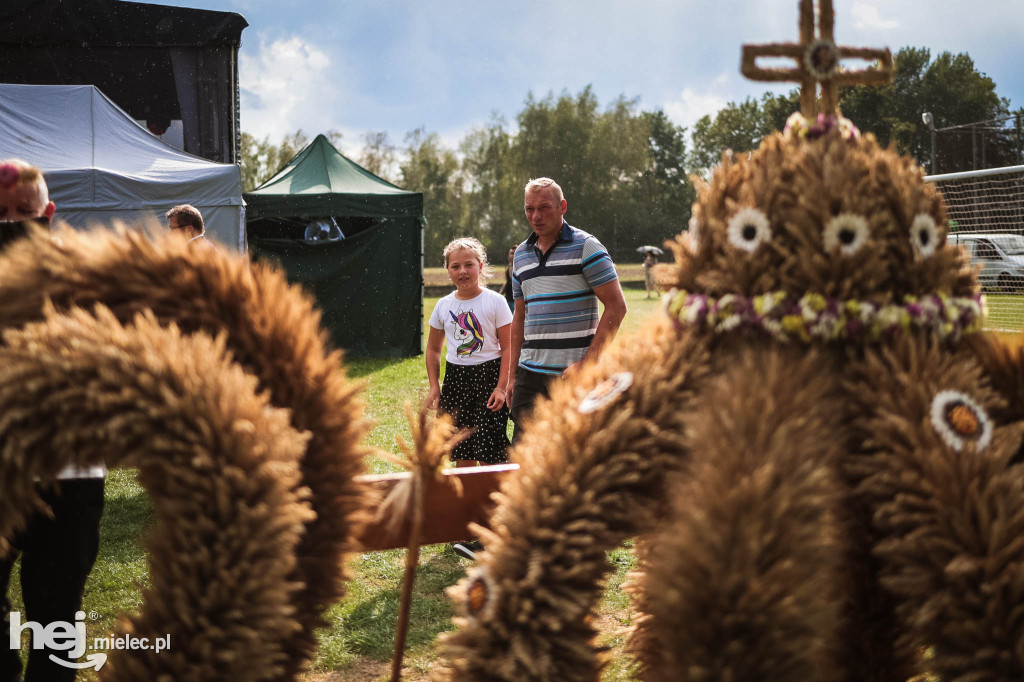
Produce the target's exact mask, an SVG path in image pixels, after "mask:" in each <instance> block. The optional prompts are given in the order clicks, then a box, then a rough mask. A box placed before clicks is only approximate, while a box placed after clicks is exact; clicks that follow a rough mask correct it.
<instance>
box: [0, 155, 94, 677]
mask: <svg viewBox="0 0 1024 682" xmlns="http://www.w3.org/2000/svg"><path fill="white" fill-rule="evenodd" d="M54 209H55V207H54V204H53V202H52V201H50V199H49V193H48V191H47V188H46V182H45V180H44V179H43V174H42V173H40V172H39V170H38V169H37V168H35V167H33V166H30V165H29V164H27V163H25V162H24V161H20V160H18V159H8V160H6V161H0V221H2V222H0V237H3V238H4V239H5V240H6V239H8V238H9V239H10V241H16V240H17V239H20V238H21V237H22V236H24V234H25V232H26V225H27V223H28V222H38V223H41V224H43V225H46V224H48V223H49V221H50V218H52V217H53V213H54ZM0 248H2V247H0ZM105 476H106V467H104V466H102V465H100V466H94V467H87V468H84V469H78V468H76V467H68V468H67V469H64V470H63V471H61V472H60V473H59V474H58V476H57V478H58V480H57V482H56V484H55V485H52V486H46V487H44V488H43V489H42V490H41V493H42V497H43V501H44V502H45V503H46V504H47V505H48V506H49V507H50V509H51V510H52V512H53V513H52V514H48V513H46V512H42V511H37V512H35V513H33V514H32V515H31V516H30V517H29V518H28V525H27V527H26V528H25V529H24V530H22V531H20V532H18V533H17V534H16V535H15V537H14V540H13V545H14V550H13V551H12V552H10V553H9V554H8V555H7V556H3V557H0V621H2V622H3V626H4V627H3V632H2V633H0V634H2V635H3V637H2V639H0V682H11V681H14V680H20V679H21V677H20V670H21V660H20V656H19V649H18V648H15V649H12V648H10V646H9V645H8V643H9V638H10V635H9V632H8V630H9V626H10V621H9V617H10V615H9V614H10V610H11V604H10V602H9V601H8V599H7V588H8V583H9V582H10V578H11V569H12V568H13V566H14V560H15V559H16V558H17V557H18V554H19V553H20V554H21V593H22V597H23V598H24V603H25V613H23V614H21V618H20V620H21V622H22V623H23V624H24V623H25V622H27V621H33V622H36V623H40V624H42V626H43V627H46V626H48V625H49V624H50V623H58V622H61V623H74V622H75V612H77V611H78V610H79V609H81V607H82V594H83V591H84V589H85V581H86V579H87V578H88V576H89V572H90V571H91V570H92V566H93V563H94V562H95V561H96V555H97V553H98V551H99V528H100V517H101V516H102V515H103V488H104V477H105ZM50 654H56V655H57V656H59V657H62V658H66V656H65V654H64V653H63V652H62V651H58V650H54V649H46V648H45V647H44V648H39V649H36V648H32V649H31V650H30V651H29V656H28V670H27V671H26V672H27V674H26V677H25V680H26V682H36V681H39V682H70V681H71V680H74V678H75V672H76V671H75V670H74V669H73V668H68V667H65V666H61V665H58V664H56V663H53V662H52V661H51V660H50V659H49V655H50Z"/></svg>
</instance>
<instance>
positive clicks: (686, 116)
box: [665, 79, 728, 128]
mask: <svg viewBox="0 0 1024 682" xmlns="http://www.w3.org/2000/svg"><path fill="white" fill-rule="evenodd" d="M720 81H721V79H719V81H716V84H719V85H720ZM726 104H728V100H727V99H726V98H725V97H723V96H722V95H720V94H717V93H715V92H713V91H709V92H697V91H696V90H694V89H693V88H683V91H682V92H681V93H679V96H678V97H676V99H674V100H672V101H671V102H668V103H667V104H666V105H665V113H666V114H668V117H669V118H670V119H672V122H673V123H675V124H676V125H679V126H685V127H687V128H692V127H693V124H694V123H696V122H697V120H698V119H699V118H700V117H701V116H704V115H705V114H706V115H709V116H712V117H714V115H715V114H716V113H718V111H719V109H721V108H722V107H724V106H725V105H726Z"/></svg>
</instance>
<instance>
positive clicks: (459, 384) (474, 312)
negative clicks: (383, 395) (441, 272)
mask: <svg viewBox="0 0 1024 682" xmlns="http://www.w3.org/2000/svg"><path fill="white" fill-rule="evenodd" d="M444 265H445V267H446V268H447V269H448V276H449V277H451V280H452V284H454V285H455V291H453V292H452V293H450V294H448V295H447V296H445V297H444V298H442V299H441V300H439V301H438V302H437V304H436V305H435V306H434V310H433V312H432V313H431V315H430V336H429V337H428V339H427V352H426V363H427V379H428V380H429V382H430V393H428V394H427V407H428V408H430V409H438V408H439V409H440V410H441V411H442V412H444V413H447V414H450V415H452V416H453V417H454V419H455V425H456V426H457V427H458V428H460V429H462V428H471V429H473V432H472V434H471V435H470V436H469V437H468V438H466V439H465V440H463V441H462V442H460V443H458V444H457V445H456V446H455V448H454V449H453V450H452V454H451V459H452V461H454V462H455V463H456V466H459V465H465V464H467V463H472V464H476V463H477V462H481V463H484V464H500V463H502V462H506V461H508V456H507V454H506V450H507V449H508V445H509V441H508V434H507V425H508V407H507V405H506V402H507V400H506V394H507V386H508V383H509V381H510V380H511V378H512V369H511V365H510V364H509V359H510V352H511V347H512V342H511V328H512V313H511V311H509V309H508V306H507V305H506V304H505V301H504V300H503V299H502V297H501V296H500V295H499V294H498V293H496V292H494V291H491V290H490V289H488V288H487V287H485V286H483V284H482V282H481V278H483V279H486V278H487V277H489V276H490V268H489V267H488V266H487V252H486V251H485V250H484V246H483V244H481V243H480V242H479V241H477V240H476V239H473V238H472V237H463V238H460V239H455V240H453V241H452V242H451V243H450V244H448V245H447V246H446V247H445V248H444ZM445 341H446V342H447V347H448V351H447V354H446V355H445V361H446V365H445V375H444V385H443V386H441V385H440V383H439V381H440V373H441V344H442V342H445ZM452 548H453V549H454V550H455V552H456V553H458V554H459V555H460V556H463V557H466V558H467V559H474V558H475V556H476V553H477V552H478V551H480V550H481V549H482V546H481V545H480V543H479V542H477V541H466V542H460V543H456V544H455V545H453V547H452Z"/></svg>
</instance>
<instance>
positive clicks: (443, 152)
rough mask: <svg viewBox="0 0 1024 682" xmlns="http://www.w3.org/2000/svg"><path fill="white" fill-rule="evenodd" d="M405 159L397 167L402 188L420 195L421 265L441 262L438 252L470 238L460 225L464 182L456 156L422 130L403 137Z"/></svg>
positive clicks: (462, 224) (463, 225)
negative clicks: (422, 219) (422, 223)
mask: <svg viewBox="0 0 1024 682" xmlns="http://www.w3.org/2000/svg"><path fill="white" fill-rule="evenodd" d="M405 141H406V144H407V145H408V146H407V148H406V157H405V159H404V160H403V162H402V163H401V164H400V166H399V174H400V175H401V180H402V182H401V185H402V187H403V188H405V189H407V190H410V191H413V192H423V215H424V217H425V218H426V221H427V224H426V227H425V229H424V239H423V248H424V262H425V263H427V264H428V265H435V264H439V263H440V262H441V252H442V250H443V249H444V247H445V245H447V244H448V242H450V241H451V240H452V239H454V238H455V237H461V236H466V235H472V234H473V233H472V232H470V231H468V230H467V229H466V226H465V224H464V223H463V198H464V191H463V182H462V173H461V170H460V168H459V160H458V158H457V157H456V156H455V152H453V151H452V150H450V149H446V148H444V147H443V146H442V144H441V140H440V138H439V137H438V136H437V133H429V134H428V133H427V132H426V131H425V130H424V129H423V128H417V129H416V130H413V131H412V132H410V133H409V134H408V135H406V137H405Z"/></svg>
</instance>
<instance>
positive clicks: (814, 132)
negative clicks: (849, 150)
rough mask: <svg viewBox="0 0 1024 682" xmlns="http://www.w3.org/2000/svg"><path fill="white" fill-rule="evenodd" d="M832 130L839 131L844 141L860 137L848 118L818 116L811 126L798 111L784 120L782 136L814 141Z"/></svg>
mask: <svg viewBox="0 0 1024 682" xmlns="http://www.w3.org/2000/svg"><path fill="white" fill-rule="evenodd" d="M833 129H837V130H839V134H840V135H842V137H843V139H844V140H856V139H857V138H859V137H860V130H859V129H858V128H857V126H855V125H853V121H851V120H850V119H848V118H843V117H842V116H836V115H831V114H829V115H825V114H818V116H817V118H816V119H815V122H814V123H813V124H811V123H809V122H808V121H807V119H806V118H804V115H803V114H801V113H800V112H799V111H797V112H794V113H792V114H790V116H789V118H787V119H786V127H785V128H783V129H782V134H783V135H785V136H786V137H799V138H804V139H807V140H814V139H817V138H819V137H821V136H822V135H824V134H825V133H827V132H828V131H830V130H833Z"/></svg>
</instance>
